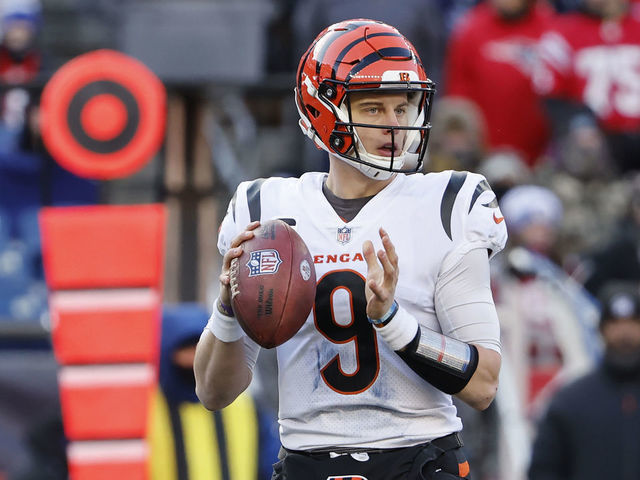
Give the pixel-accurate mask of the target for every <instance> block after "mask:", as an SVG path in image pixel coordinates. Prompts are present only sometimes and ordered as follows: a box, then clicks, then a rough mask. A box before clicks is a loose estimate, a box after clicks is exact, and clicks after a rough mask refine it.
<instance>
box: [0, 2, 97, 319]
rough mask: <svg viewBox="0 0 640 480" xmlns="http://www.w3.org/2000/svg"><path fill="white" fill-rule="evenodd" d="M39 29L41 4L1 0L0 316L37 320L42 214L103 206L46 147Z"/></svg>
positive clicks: (42, 308)
mask: <svg viewBox="0 0 640 480" xmlns="http://www.w3.org/2000/svg"><path fill="white" fill-rule="evenodd" d="M41 24H42V17H41V9H40V3H39V1H38V0H4V1H2V2H0V31H1V43H0V217H2V220H0V222H1V223H3V224H4V226H5V228H4V233H5V235H4V238H3V239H0V318H2V319H7V318H11V319H13V320H22V321H36V322H37V321H39V320H43V319H45V316H44V314H45V313H46V289H45V287H44V282H43V272H42V259H41V252H40V233H39V230H38V220H37V211H38V209H39V208H40V207H41V206H44V205H52V204H68V203H95V202H96V201H97V188H96V182H93V181H89V180H85V179H80V178H78V177H76V176H75V175H73V174H71V173H69V172H67V171H66V170H64V169H63V168H61V167H59V166H58V165H57V164H55V162H54V161H53V160H52V159H51V158H50V157H49V155H48V154H47V152H46V151H45V149H44V147H43V145H42V141H41V138H40V127H39V108H38V103H39V93H40V90H41V88H42V84H41V81H42V79H41V78H40V77H39V75H40V72H41V70H40V68H41V64H42V62H41V53H40V49H39V46H38V34H39V31H40V28H41ZM1 240H5V241H4V242H3V241H1ZM41 317H42V318H41Z"/></svg>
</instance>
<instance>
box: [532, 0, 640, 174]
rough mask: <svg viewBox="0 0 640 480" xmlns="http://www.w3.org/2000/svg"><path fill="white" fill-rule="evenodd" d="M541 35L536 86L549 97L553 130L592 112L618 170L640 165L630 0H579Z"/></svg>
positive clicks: (639, 49) (638, 22)
mask: <svg viewBox="0 0 640 480" xmlns="http://www.w3.org/2000/svg"><path fill="white" fill-rule="evenodd" d="M582 3H583V8H582V11H580V12H575V13H569V14H566V15H562V16H559V17H558V18H557V19H556V20H554V22H553V23H552V26H551V28H550V29H549V30H548V31H547V32H546V33H545V34H544V35H543V36H542V38H541V42H540V55H541V59H542V62H541V63H540V67H541V68H540V69H539V70H538V72H537V73H536V75H535V85H536V87H537V90H538V91H539V92H540V93H541V94H543V95H545V96H547V97H549V101H548V106H549V111H550V115H551V117H552V118H553V122H554V127H553V128H554V133H556V134H560V135H562V134H564V132H566V130H567V126H568V125H571V118H572V117H574V116H575V115H585V114H591V115H594V116H595V117H596V118H597V120H598V122H599V124H600V126H601V127H602V128H603V130H604V132H606V134H607V140H608V143H609V149H610V151H611V154H612V156H613V159H614V160H615V163H616V165H617V167H618V168H619V169H620V170H622V171H627V170H631V169H638V168H640V163H639V159H640V89H639V88H637V86H638V84H640V71H639V70H638V58H640V15H634V14H632V13H631V9H630V6H629V1H628V0H583V2H582Z"/></svg>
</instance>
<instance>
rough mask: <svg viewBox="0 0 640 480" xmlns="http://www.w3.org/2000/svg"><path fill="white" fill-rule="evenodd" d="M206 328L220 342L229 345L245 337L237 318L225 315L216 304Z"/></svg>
mask: <svg viewBox="0 0 640 480" xmlns="http://www.w3.org/2000/svg"><path fill="white" fill-rule="evenodd" d="M205 328H206V329H207V330H209V331H210V332H211V333H213V334H214V335H215V336H216V337H217V338H218V339H219V340H222V341H223V342H227V343H230V342H235V341H238V340H240V339H241V338H242V337H243V336H244V330H242V327H241V326H240V324H239V323H238V321H237V320H236V317H227V316H226V315H223V314H222V313H221V312H220V311H219V310H218V306H217V305H215V304H214V307H213V313H212V314H211V317H210V318H209V322H208V323H207V326H206V327H205Z"/></svg>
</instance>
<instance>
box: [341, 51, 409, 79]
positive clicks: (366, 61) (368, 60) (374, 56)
mask: <svg viewBox="0 0 640 480" xmlns="http://www.w3.org/2000/svg"><path fill="white" fill-rule="evenodd" d="M386 57H404V59H407V60H408V59H410V58H412V54H411V50H407V49H406V48H400V47H389V48H383V49H380V50H378V51H377V52H374V53H371V54H369V55H367V56H366V57H364V58H363V59H362V61H360V62H358V64H357V65H355V66H354V67H353V68H352V69H351V71H350V72H349V74H348V75H347V80H350V79H351V77H353V76H354V75H355V74H357V73H358V72H359V71H360V70H362V69H364V68H366V67H368V66H369V65H371V64H372V63H375V62H377V61H378V60H380V59H382V58H386Z"/></svg>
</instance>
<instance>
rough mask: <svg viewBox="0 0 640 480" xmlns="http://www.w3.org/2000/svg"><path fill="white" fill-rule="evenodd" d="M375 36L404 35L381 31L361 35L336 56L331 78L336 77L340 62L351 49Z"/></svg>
mask: <svg viewBox="0 0 640 480" xmlns="http://www.w3.org/2000/svg"><path fill="white" fill-rule="evenodd" d="M373 37H400V38H402V35H400V34H397V33H389V32H381V33H372V34H371V35H366V36H364V37H360V38H358V39H356V40H354V41H353V42H351V43H350V44H349V45H347V46H346V47H344V48H343V49H342V51H341V52H340V54H339V55H338V57H337V58H336V61H335V62H334V64H333V67H332V68H331V78H333V79H335V78H336V70H337V69H338V64H339V63H340V62H342V59H343V58H344V57H345V56H346V55H347V53H349V51H350V50H351V49H352V48H353V47H355V46H356V45H358V44H359V43H362V42H365V41H366V40H367V38H373Z"/></svg>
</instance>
